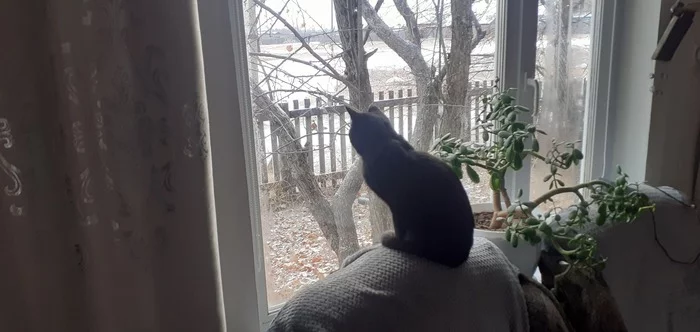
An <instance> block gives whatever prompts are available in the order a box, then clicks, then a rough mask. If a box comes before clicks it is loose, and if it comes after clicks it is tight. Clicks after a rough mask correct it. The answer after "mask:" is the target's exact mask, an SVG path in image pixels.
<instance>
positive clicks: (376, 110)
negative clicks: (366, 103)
mask: <svg viewBox="0 0 700 332" xmlns="http://www.w3.org/2000/svg"><path fill="white" fill-rule="evenodd" d="M367 112H368V113H382V111H381V110H380V109H379V107H377V106H374V105H372V106H370V107H369V109H368V110H367Z"/></svg>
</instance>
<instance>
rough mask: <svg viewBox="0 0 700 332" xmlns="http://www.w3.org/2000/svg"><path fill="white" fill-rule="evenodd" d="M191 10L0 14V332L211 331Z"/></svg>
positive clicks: (43, 9)
mask: <svg viewBox="0 0 700 332" xmlns="http://www.w3.org/2000/svg"><path fill="white" fill-rule="evenodd" d="M197 25H198V18H197V10H196V3H195V2H194V1H192V0H149V1H143V0H80V1H65V0H21V1H0V45H2V46H1V47H0V331H71V332H75V331H120V332H125V331H129V332H132V331H133V332H136V331H222V330H223V328H222V322H221V320H222V318H221V314H220V312H221V307H220V305H219V304H220V300H219V298H220V297H219V295H218V294H219V286H218V282H217V280H218V270H217V264H216V259H215V257H216V256H215V253H214V251H215V246H214V245H213V243H214V242H213V241H212V239H213V236H214V234H213V231H212V230H213V227H212V223H213V208H212V205H213V203H212V197H211V196H212V189H211V176H210V173H211V170H210V169H211V166H210V159H209V148H208V140H209V139H208V123H207V114H206V102H205V98H204V97H205V95H204V91H203V76H202V75H203V70H202V67H203V65H202V62H201V47H200V43H199V35H198V31H199V30H198V28H197Z"/></svg>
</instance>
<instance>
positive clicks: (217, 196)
mask: <svg viewBox="0 0 700 332" xmlns="http://www.w3.org/2000/svg"><path fill="white" fill-rule="evenodd" d="M501 4H502V6H499V13H500V14H499V15H502V16H501V17H502V18H504V19H501V20H500V22H501V24H500V25H499V27H498V30H497V31H498V32H497V33H498V34H499V36H501V39H500V40H501V41H502V44H501V45H499V48H498V49H499V52H498V54H497V55H496V59H497V61H498V62H497V63H498V64H505V65H504V66H499V67H498V68H497V72H498V75H499V77H500V78H501V84H502V86H504V87H516V88H517V89H518V95H517V98H518V102H519V103H521V104H523V105H524V106H528V107H533V106H534V97H535V90H534V89H533V88H532V87H531V86H530V85H529V84H528V79H530V78H532V77H534V64H535V54H536V44H535V42H536V32H537V1H536V0H502V2H501ZM532 4H534V14H532V13H531V12H532V11H533V8H532V7H533V5H532ZM198 10H199V13H198V14H199V17H203V18H205V19H200V20H199V26H200V29H201V43H202V59H203V62H204V72H205V78H204V84H205V85H206V93H207V103H208V110H209V122H210V123H209V127H210V140H211V151H212V177H213V183H214V187H213V191H214V192H213V193H209V194H213V195H214V202H215V207H212V209H213V210H215V215H216V223H215V225H214V230H215V232H216V233H215V237H214V235H213V237H214V241H215V242H216V246H217V248H218V253H219V269H220V275H221V280H220V287H221V295H220V302H221V304H222V308H223V312H221V313H220V314H221V316H222V317H223V318H224V320H225V322H226V328H227V330H229V331H243V332H246V331H261V330H265V329H266V328H267V327H268V326H269V323H270V322H271V320H272V319H273V318H274V315H275V314H276V311H277V310H278V309H279V307H277V308H268V303H267V294H266V289H265V272H264V257H263V246H262V236H261V232H260V225H259V222H258V221H259V220H260V211H259V204H258V195H257V191H258V189H257V167H256V165H255V163H254V160H255V148H254V144H255V142H254V141H253V131H252V128H253V127H252V123H253V122H252V115H251V114H250V112H247V110H249V109H250V107H251V100H250V88H249V81H248V63H247V52H246V43H245V33H244V31H245V25H244V17H243V3H242V1H240V0H209V1H198ZM616 13H617V1H616V0H597V1H596V12H595V18H594V22H595V23H594V30H593V32H594V34H593V41H592V42H593V49H592V52H593V53H592V67H591V70H592V71H591V79H590V80H589V82H590V84H591V89H590V91H591V93H590V94H589V98H588V100H587V101H586V103H587V106H586V110H587V111H586V112H587V116H586V119H587V120H586V122H585V126H584V153H586V156H587V158H586V159H585V160H586V164H585V166H584V167H583V169H582V179H584V180H588V179H591V178H592V177H597V176H599V174H603V173H602V172H603V168H604V156H605V147H606V145H607V144H606V143H607V142H606V135H605V134H606V133H607V126H608V124H607V122H608V120H607V118H608V114H609V112H608V104H609V91H610V69H611V68H610V63H611V59H612V52H613V51H612V45H613V38H612V36H613V35H614V34H613V33H612V32H613V31H614V26H615V24H614V23H615V17H616V16H617V15H616ZM528 18H531V19H528ZM509 32H510V33H509ZM526 45H527V47H525V46H526ZM511 50H512V51H511ZM524 120H527V119H524ZM530 120H531V119H530ZM588 131H590V133H589V134H586V133H587V132H588ZM523 166H524V167H527V168H526V169H529V168H530V162H529V161H526V162H525V164H524V165H523ZM520 173H522V172H520ZM506 180H507V181H508V182H507V183H509V184H510V186H509V187H510V188H523V190H524V192H526V193H527V192H529V190H525V189H529V181H530V179H529V174H528V176H524V175H522V174H520V176H513V177H510V178H508V179H506Z"/></svg>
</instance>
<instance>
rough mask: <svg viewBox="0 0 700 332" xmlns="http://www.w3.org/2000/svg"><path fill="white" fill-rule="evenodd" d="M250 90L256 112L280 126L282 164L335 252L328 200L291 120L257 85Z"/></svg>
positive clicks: (334, 229)
mask: <svg viewBox="0 0 700 332" xmlns="http://www.w3.org/2000/svg"><path fill="white" fill-rule="evenodd" d="M251 90H252V93H253V103H255V105H257V107H258V108H260V110H261V112H260V113H259V114H261V115H262V114H266V115H268V116H267V118H268V119H269V120H270V123H271V126H277V127H279V128H280V130H279V131H278V133H279V136H278V137H279V144H280V148H279V152H280V153H281V155H282V159H284V165H285V166H286V167H289V168H291V174H292V181H293V182H294V185H295V186H296V187H297V188H299V192H300V193H301V196H302V198H303V200H304V202H306V204H308V208H309V210H310V211H311V215H312V216H313V217H314V219H315V220H316V222H317V223H318V226H319V228H321V232H322V233H323V236H324V237H325V238H326V239H327V240H328V243H329V244H330V247H331V249H332V250H333V251H334V252H335V253H336V254H337V255H338V254H339V252H340V250H339V248H340V245H339V243H340V239H339V234H338V227H337V226H336V223H335V218H334V215H333V211H332V210H331V204H330V203H329V202H328V200H327V199H326V197H325V196H324V195H323V192H322V191H321V187H320V186H319V185H318V181H316V175H315V174H314V173H313V168H312V167H311V166H312V165H311V164H309V160H308V159H307V157H306V153H303V151H304V150H303V148H302V146H301V143H300V142H299V135H298V134H297V133H296V129H295V128H294V124H293V123H292V121H291V120H290V118H289V116H288V115H287V113H285V112H284V110H282V109H281V108H280V107H279V106H278V105H276V104H275V103H273V102H272V101H271V100H270V99H269V98H268V97H267V94H265V92H264V91H263V90H262V89H261V88H260V86H251ZM339 258H340V256H339Z"/></svg>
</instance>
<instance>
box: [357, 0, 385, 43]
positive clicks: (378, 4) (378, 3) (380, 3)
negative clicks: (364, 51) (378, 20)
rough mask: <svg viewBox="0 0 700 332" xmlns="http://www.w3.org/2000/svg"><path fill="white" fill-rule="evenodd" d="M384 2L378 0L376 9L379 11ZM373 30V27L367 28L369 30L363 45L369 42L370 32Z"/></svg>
mask: <svg viewBox="0 0 700 332" xmlns="http://www.w3.org/2000/svg"><path fill="white" fill-rule="evenodd" d="M383 3H384V0H378V1H377V4H376V5H374V11H375V12H377V13H378V12H379V9H380V8H382V4H383ZM371 32H372V27H368V28H367V32H365V38H364V40H363V41H362V45H364V44H367V40H369V34H370V33H371Z"/></svg>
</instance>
